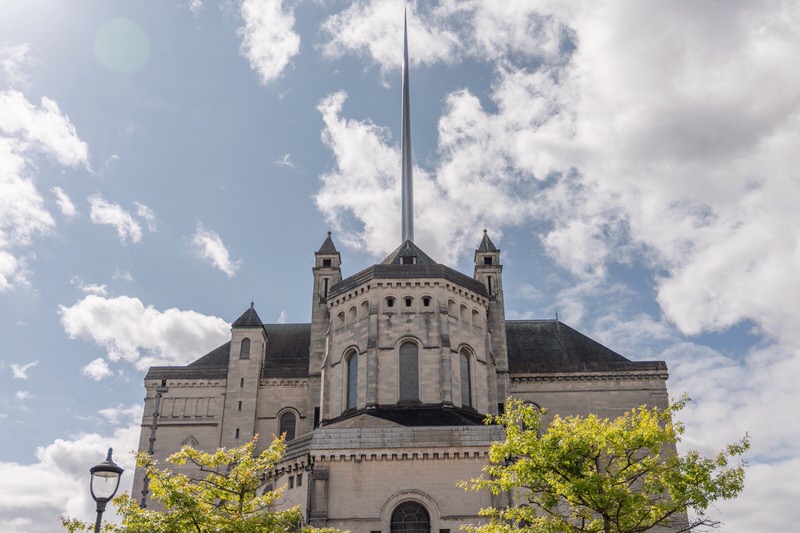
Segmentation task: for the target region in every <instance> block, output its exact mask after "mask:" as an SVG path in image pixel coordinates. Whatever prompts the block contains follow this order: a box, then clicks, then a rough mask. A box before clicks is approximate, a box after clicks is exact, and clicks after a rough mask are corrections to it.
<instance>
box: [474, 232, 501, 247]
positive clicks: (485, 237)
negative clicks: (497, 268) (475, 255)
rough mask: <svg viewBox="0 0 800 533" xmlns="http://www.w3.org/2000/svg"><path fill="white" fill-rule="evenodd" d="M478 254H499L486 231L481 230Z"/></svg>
mask: <svg viewBox="0 0 800 533" xmlns="http://www.w3.org/2000/svg"><path fill="white" fill-rule="evenodd" d="M477 251H478V252H499V251H500V250H498V249H497V248H496V247H495V245H494V243H493V242H492V239H490V238H489V234H488V233H487V232H486V230H483V239H482V240H481V244H480V245H479V246H478V249H477Z"/></svg>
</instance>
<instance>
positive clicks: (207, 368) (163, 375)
mask: <svg viewBox="0 0 800 533" xmlns="http://www.w3.org/2000/svg"><path fill="white" fill-rule="evenodd" d="M264 328H265V329H266V331H267V337H268V338H269V342H267V353H266V357H265V362H264V366H263V367H262V369H261V376H262V377H265V378H275V377H279V378H297V377H307V376H308V346H309V343H310V340H311V324H267V325H264ZM230 353H231V343H230V341H228V342H226V343H225V344H223V345H222V346H219V347H217V348H214V349H213V350H211V351H210V352H208V353H207V354H205V355H204V356H202V357H200V358H199V359H197V360H196V361H194V362H192V363H189V364H188V365H186V366H153V367H150V369H149V370H148V372H147V375H146V376H145V379H215V378H216V379H223V378H225V377H227V375H228V361H229V360H230Z"/></svg>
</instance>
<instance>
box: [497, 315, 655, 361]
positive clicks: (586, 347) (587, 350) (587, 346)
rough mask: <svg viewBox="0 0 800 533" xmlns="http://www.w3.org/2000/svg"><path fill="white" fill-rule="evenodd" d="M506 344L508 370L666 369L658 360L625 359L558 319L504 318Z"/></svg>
mask: <svg viewBox="0 0 800 533" xmlns="http://www.w3.org/2000/svg"><path fill="white" fill-rule="evenodd" d="M506 344H507V346H508V367H509V371H510V372H512V373H517V372H518V373H530V372H569V371H580V370H584V371H613V370H634V369H637V368H638V369H641V370H645V369H650V370H666V365H665V364H664V363H663V362H662V361H648V362H641V361H631V360H629V359H626V358H625V357H623V356H621V355H620V354H618V353H617V352H615V351H613V350H611V349H610V348H606V347H605V346H603V345H602V344H600V343H599V342H597V341H595V340H592V339H590V338H589V337H587V336H586V335H584V334H583V333H580V332H578V331H576V330H574V329H572V328H571V327H569V326H567V325H566V324H564V323H562V322H560V321H558V320H514V321H512V320H507V321H506ZM649 367H653V368H649Z"/></svg>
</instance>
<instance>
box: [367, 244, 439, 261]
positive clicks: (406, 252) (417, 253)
mask: <svg viewBox="0 0 800 533" xmlns="http://www.w3.org/2000/svg"><path fill="white" fill-rule="evenodd" d="M404 257H415V258H416V260H415V264H418V265H435V264H437V263H436V261H434V260H433V259H431V258H430V256H428V254H426V253H425V252H423V251H422V250H421V249H420V248H419V246H417V245H416V244H414V243H413V242H411V241H406V242H404V243H403V244H401V245H400V246H398V247H397V248H395V249H394V251H393V252H392V253H390V254H389V256H388V257H387V258H386V259H384V260H383V261H381V263H380V264H382V265H402V264H403V258H404Z"/></svg>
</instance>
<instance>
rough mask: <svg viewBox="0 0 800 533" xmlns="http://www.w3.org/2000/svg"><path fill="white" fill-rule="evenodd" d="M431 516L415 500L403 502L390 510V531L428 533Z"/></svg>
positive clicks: (392, 532)
mask: <svg viewBox="0 0 800 533" xmlns="http://www.w3.org/2000/svg"><path fill="white" fill-rule="evenodd" d="M430 531H431V517H430V515H429V514H428V510H427V509H425V507H423V506H422V505H421V504H419V503H417V502H403V503H401V504H400V505H398V506H397V507H396V508H395V510H394V511H393V512H392V523H391V533H430Z"/></svg>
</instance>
